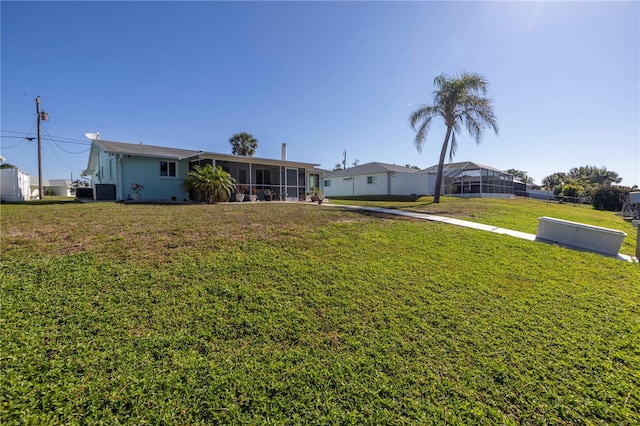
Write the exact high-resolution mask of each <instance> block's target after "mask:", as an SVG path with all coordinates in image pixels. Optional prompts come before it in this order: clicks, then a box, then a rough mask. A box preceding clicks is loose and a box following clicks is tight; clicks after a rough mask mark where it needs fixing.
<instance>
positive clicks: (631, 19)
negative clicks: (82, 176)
mask: <svg viewBox="0 0 640 426" xmlns="http://www.w3.org/2000/svg"><path fill="white" fill-rule="evenodd" d="M1 13H2V16H1V19H2V29H1V35H2V53H1V55H2V63H1V66H2V70H1V71H2V75H1V82H2V87H1V89H2V92H1V95H2V118H1V124H2V129H1V130H2V133H1V134H2V139H1V147H2V151H1V153H2V156H3V157H5V158H6V161H7V162H10V163H12V164H15V165H17V166H18V167H20V168H21V169H23V170H24V171H26V172H27V173H29V174H33V175H37V161H36V159H37V151H36V144H35V142H30V141H25V140H23V139H20V137H22V136H24V134H25V133H31V134H35V104H34V98H35V96H36V95H39V96H40V97H41V98H42V108H43V109H44V110H45V111H47V112H48V113H49V114H50V117H51V119H50V121H49V122H47V123H45V129H46V132H44V133H43V134H44V137H45V139H44V143H43V155H44V166H43V169H44V177H45V178H69V177H70V174H71V173H73V176H74V178H75V177H77V176H78V175H79V173H80V171H81V170H83V169H84V168H85V166H86V164H87V158H88V152H87V151H86V150H87V148H88V140H87V139H85V137H84V134H85V133H86V132H95V131H98V132H100V133H101V138H102V139H107V140H115V141H122V142H132V143H138V142H144V143H146V144H150V145H161V146H171V147H181V148H188V149H202V150H206V151H212V152H221V153H230V145H229V143H228V139H229V137H230V136H231V135H232V134H233V133H236V132H243V131H246V132H250V133H252V134H253V135H255V136H256V137H257V139H258V141H259V145H258V149H257V152H256V156H257V157H271V158H279V157H280V144H281V143H282V142H286V143H287V144H288V151H289V159H291V160H300V161H308V162H314V163H319V164H321V165H322V167H324V168H327V169H331V168H333V166H334V165H335V163H337V162H340V161H341V160H342V151H343V149H346V150H347V162H348V163H349V164H351V163H352V162H353V161H354V160H355V159H358V160H359V161H360V163H366V162H369V161H380V162H387V163H396V164H401V165H404V164H412V165H417V166H419V167H421V168H423V167H428V166H431V165H433V164H435V163H437V158H438V154H439V150H440V147H441V144H442V140H443V137H444V128H443V126H442V125H440V124H437V125H434V126H433V127H432V128H431V132H430V135H429V137H428V139H427V142H426V144H425V148H424V149H423V151H422V153H421V154H418V153H417V151H416V150H415V147H414V144H413V138H414V135H415V133H414V132H413V131H412V130H411V128H410V127H409V125H408V121H407V119H408V117H409V115H410V113H411V112H412V111H413V110H414V109H415V108H416V106H418V105H420V104H423V103H430V102H431V101H432V92H433V79H434V77H435V76H437V75H438V74H440V73H443V72H444V73H447V74H450V75H455V74H458V73H460V72H461V71H463V70H467V71H471V72H478V73H480V74H483V75H484V76H485V77H486V78H487V79H488V81H489V82H490V87H489V96H490V97H491V98H492V99H493V100H494V103H495V112H496V115H497V117H498V120H499V125H500V133H499V135H498V136H495V135H493V134H490V133H487V134H486V136H485V138H484V140H483V143H482V144H481V145H480V146H476V145H475V142H474V141H473V140H472V139H471V138H470V137H469V136H468V135H466V134H463V135H462V137H460V139H459V146H460V148H459V150H458V153H457V155H456V157H455V161H466V160H471V161H477V162H480V163H484V164H487V165H490V166H493V167H497V168H499V169H503V170H504V169H509V168H515V169H520V170H524V171H527V172H529V175H530V176H532V177H533V178H534V179H535V180H536V181H537V182H540V181H541V180H542V178H543V177H545V176H547V175H549V174H551V173H553V172H559V171H563V172H566V171H568V170H569V169H570V168H572V167H576V166H583V165H586V164H589V165H596V166H605V167H607V168H608V169H609V170H614V171H616V172H618V173H619V175H620V176H621V177H622V178H623V182H622V183H623V184H626V185H633V184H640V87H639V85H640V70H639V68H640V65H639V62H640V59H639V57H640V46H639V41H640V31H639V23H640V8H639V3H638V2H635V1H633V2H618V3H616V2H562V3H561V2H527V3H521V2H452V3H451V2H449V3H441V2H406V3H387V2H350V3H337V2H317V3H306V2H282V3H265V2H258V3H254V2H241V3H222V2H185V3H177V2H12V1H2V3H1ZM16 136H17V137H16ZM49 137H51V138H52V139H54V140H55V142H52V141H50V140H49Z"/></svg>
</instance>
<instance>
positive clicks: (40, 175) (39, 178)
mask: <svg viewBox="0 0 640 426" xmlns="http://www.w3.org/2000/svg"><path fill="white" fill-rule="evenodd" d="M36 117H37V120H38V199H39V200H42V195H43V192H44V190H43V188H42V141H41V140H40V96H38V97H37V98H36Z"/></svg>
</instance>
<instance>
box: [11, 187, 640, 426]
mask: <svg viewBox="0 0 640 426" xmlns="http://www.w3.org/2000/svg"><path fill="white" fill-rule="evenodd" d="M445 200H446V202H445V203H442V204H441V205H439V206H433V205H430V204H429V202H428V201H422V202H417V203H414V205H412V206H408V205H406V204H403V205H397V206H396V207H401V208H410V209H416V210H420V211H423V210H424V211H429V210H430V209H432V211H431V212H432V213H438V214H445V213H446V212H448V213H446V214H449V213H451V214H452V212H454V211H458V212H459V214H460V215H461V216H463V217H466V218H473V216H472V214H473V215H476V216H477V217H475V219H477V220H478V221H480V222H484V221H488V222H487V223H491V222H492V221H496V222H498V221H501V220H503V221H504V223H499V225H500V226H506V227H511V228H513V229H519V230H523V231H527V232H535V229H533V231H532V230H531V229H529V226H530V225H529V222H530V219H529V217H528V216H529V213H528V212H527V214H526V216H527V217H523V216H525V213H524V211H525V210H527V209H526V205H525V204H522V205H520V204H519V203H518V204H513V205H509V204H508V203H504V202H495V201H491V200H472V201H471V202H470V203H469V204H468V205H467V207H465V206H463V205H456V204H455V202H450V201H449V199H445ZM502 203H504V204H502ZM540 206H541V207H540V209H541V211H542V210H544V209H546V206H545V205H544V203H543V204H541V205H540ZM555 207H562V208H565V210H567V211H572V210H571V209H574V210H575V211H576V212H578V211H580V212H582V210H583V209H581V208H580V207H577V208H573V207H571V206H554V208H555ZM440 209H444V210H446V212H445V211H439V210H440ZM433 210H438V211H433ZM494 210H497V211H498V212H501V213H494V212H493V211H494ZM472 211H473V213H472ZM584 211H585V214H588V215H591V214H593V222H592V223H595V224H601V223H600V222H599V221H602V224H603V226H607V225H605V223H609V222H610V221H612V218H610V215H609V214H608V213H603V212H587V210H586V209H585V210H584ZM505 212H508V213H505ZM0 213H1V215H2V216H1V218H2V223H1V225H2V241H1V246H0V248H1V249H2V260H1V263H0V277H1V279H2V315H1V317H0V327H1V329H2V333H1V336H2V337H1V339H2V340H1V346H0V361H1V368H2V371H1V374H0V384H1V390H2V391H1V393H0V398H1V399H0V404H1V406H0V423H1V424H3V425H10V424H38V425H40V424H60V423H65V424H66V423H69V424H94V423H97V424H100V423H104V424H119V423H128V424H212V423H213V424H216V423H222V424H238V423H248V424H265V423H266V424H638V423H640V390H639V389H640V267H639V265H637V264H630V263H625V262H621V261H618V260H615V259H611V258H607V257H603V256H598V255H595V254H589V253H578V252H574V251H570V250H566V249H563V248H560V247H556V246H551V245H546V244H538V243H533V242H529V241H524V240H519V239H516V238H511V237H508V236H504V235H497V234H491V233H486V232H481V231H476V230H471V229H464V228H459V227H455V226H451V225H444V224H439V223H429V222H422V221H416V220H407V219H397V218H388V217H384V216H377V215H371V214H364V213H359V212H354V211H345V210H342V209H340V208H335V207H319V206H317V205H311V204H281V203H244V204H242V205H237V204H236V205H234V204H229V205H178V206H154V205H124V204H115V203H93V204H78V203H60V204H56V203H47V204H38V203H31V204H16V205H2V206H0ZM555 213H556V212H555V211H554V212H552V213H546V212H545V213H544V214H545V215H548V216H554V217H561V216H558V215H557V214H555ZM535 214H536V215H542V214H539V213H538V212H536V213H535ZM506 216H511V217H506ZM585 217H586V216H585ZM563 218H566V219H570V220H571V217H566V216H565V217H563ZM614 218H615V217H614ZM573 220H575V218H574V219H573ZM579 221H583V219H580V220H579ZM584 221H587V219H584ZM620 222H622V221H621V220H620ZM509 223H512V224H513V226H510V225H508V224H509ZM521 227H522V228H521ZM610 227H614V226H610ZM616 228H617V227H616ZM617 229H620V228H617ZM623 230H625V229H624V228H623ZM625 232H627V233H628V234H630V235H631V234H632V233H631V232H628V231H625Z"/></svg>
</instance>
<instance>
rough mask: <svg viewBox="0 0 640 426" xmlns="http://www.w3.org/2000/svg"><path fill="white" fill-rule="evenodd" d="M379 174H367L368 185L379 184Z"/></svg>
mask: <svg viewBox="0 0 640 426" xmlns="http://www.w3.org/2000/svg"><path fill="white" fill-rule="evenodd" d="M377 184H378V176H367V185H377Z"/></svg>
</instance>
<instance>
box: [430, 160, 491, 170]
mask: <svg viewBox="0 0 640 426" xmlns="http://www.w3.org/2000/svg"><path fill="white" fill-rule="evenodd" d="M480 169H485V170H493V171H494V172H500V173H504V172H503V171H502V170H498V169H496V168H495V167H490V166H485V165H484V164H480V163H474V162H473V161H461V162H459V163H449V164H445V165H444V169H443V171H444V172H452V171H456V170H480ZM437 171H438V165H437V164H436V165H434V166H431V167H427V168H426V169H424V170H423V172H427V173H436V172H437Z"/></svg>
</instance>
